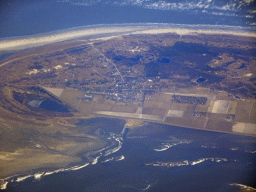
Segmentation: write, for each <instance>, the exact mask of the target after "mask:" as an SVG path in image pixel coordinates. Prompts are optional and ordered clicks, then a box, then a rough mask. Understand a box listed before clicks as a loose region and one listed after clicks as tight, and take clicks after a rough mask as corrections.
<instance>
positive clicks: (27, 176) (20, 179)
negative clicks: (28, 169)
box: [15, 175, 33, 182]
mask: <svg viewBox="0 0 256 192" xmlns="http://www.w3.org/2000/svg"><path fill="white" fill-rule="evenodd" d="M29 177H33V175H26V176H23V177H18V178H17V179H16V180H15V181H16V182H21V181H24V180H26V179H27V178H29Z"/></svg>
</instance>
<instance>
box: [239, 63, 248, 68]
mask: <svg viewBox="0 0 256 192" xmlns="http://www.w3.org/2000/svg"><path fill="white" fill-rule="evenodd" d="M245 67H246V65H245V63H242V65H240V66H239V67H238V68H237V69H243V68H245Z"/></svg>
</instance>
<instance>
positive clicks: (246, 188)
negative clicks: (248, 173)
mask: <svg viewBox="0 0 256 192" xmlns="http://www.w3.org/2000/svg"><path fill="white" fill-rule="evenodd" d="M229 185H230V186H238V187H240V189H243V190H245V191H256V189H255V188H253V187H250V186H247V185H243V184H239V183H231V184H229Z"/></svg>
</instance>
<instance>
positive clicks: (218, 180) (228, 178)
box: [6, 118, 256, 192]
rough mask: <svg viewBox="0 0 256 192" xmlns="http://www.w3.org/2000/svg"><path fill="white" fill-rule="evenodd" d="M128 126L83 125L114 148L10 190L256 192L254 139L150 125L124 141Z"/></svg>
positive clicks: (112, 122) (109, 122) (105, 121)
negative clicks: (246, 191) (245, 190)
mask: <svg viewBox="0 0 256 192" xmlns="http://www.w3.org/2000/svg"><path fill="white" fill-rule="evenodd" d="M123 125H124V121H123V120H119V119H109V118H94V119H90V120H81V121H80V122H79V123H78V126H80V127H81V128H82V127H83V126H94V127H98V129H96V131H95V132H94V133H93V134H95V135H98V136H99V137H101V138H102V139H104V140H108V141H109V146H107V147H105V148H104V149H101V150H99V151H95V152H91V153H87V154H80V155H81V157H83V158H84V162H82V163H80V164H79V165H75V166H74V165H73V167H69V168H63V169H59V170H57V171H56V170H51V169H49V170H40V171H39V172H34V173H32V172H31V173H27V174H25V175H23V176H17V177H14V178H12V182H9V183H8V185H7V190H6V191H17V192H22V191H24V192H28V191H31V192H32V191H33V192H35V191H38V192H45V191H63V192H64V191H67V192H68V191H76V192H80V191H86V192H90V191H129V192H133V191H134V192H137V191H236V190H237V189H239V185H245V186H250V187H254V188H255V183H254V178H255V162H256V161H255V160H256V147H255V138H253V137H246V136H240V135H232V134H226V133H217V132H211V131H203V130H195V129H189V128H181V127H174V126H170V125H162V124H157V123H146V124H144V125H143V126H140V127H137V128H133V130H132V131H130V132H128V134H127V135H126V136H125V138H122V137H121V136H120V134H118V133H119V130H122V128H123ZM54 171H55V173H54ZM27 175H30V176H29V177H28V178H27V179H22V178H24V177H25V176H27ZM19 180H20V181H19ZM17 181H18V182H17Z"/></svg>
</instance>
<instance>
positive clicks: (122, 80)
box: [88, 43, 124, 83]
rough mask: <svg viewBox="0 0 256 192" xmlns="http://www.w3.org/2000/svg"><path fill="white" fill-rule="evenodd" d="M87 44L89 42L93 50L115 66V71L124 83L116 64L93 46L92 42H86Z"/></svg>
mask: <svg viewBox="0 0 256 192" xmlns="http://www.w3.org/2000/svg"><path fill="white" fill-rule="evenodd" d="M88 44H90V45H91V46H92V48H93V49H94V50H95V51H97V52H98V53H99V54H100V55H101V56H103V57H104V58H105V59H106V61H107V62H109V63H111V64H112V65H113V66H114V67H115V68H116V71H117V73H118V75H119V76H120V77H121V79H122V81H123V83H124V78H123V76H122V75H121V73H120V71H119V70H118V68H117V67H116V65H115V64H114V63H113V62H112V61H111V60H110V59H108V58H107V57H106V56H105V55H104V54H103V53H102V52H100V51H99V50H98V49H97V48H95V47H94V45H93V43H88Z"/></svg>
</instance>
